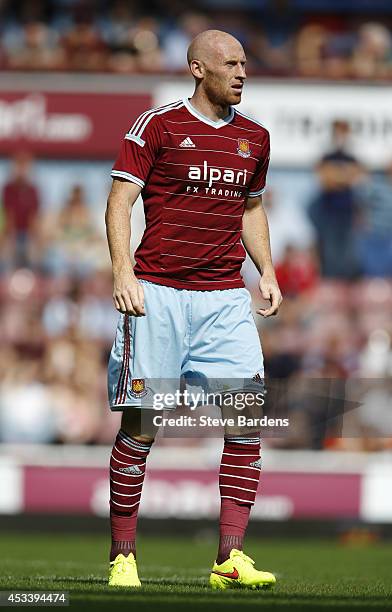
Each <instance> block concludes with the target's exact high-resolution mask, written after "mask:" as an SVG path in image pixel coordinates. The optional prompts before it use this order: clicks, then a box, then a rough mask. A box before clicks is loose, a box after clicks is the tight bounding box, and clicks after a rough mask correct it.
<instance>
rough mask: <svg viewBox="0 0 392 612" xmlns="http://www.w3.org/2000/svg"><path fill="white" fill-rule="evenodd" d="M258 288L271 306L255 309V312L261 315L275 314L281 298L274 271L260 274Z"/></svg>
mask: <svg viewBox="0 0 392 612" xmlns="http://www.w3.org/2000/svg"><path fill="white" fill-rule="evenodd" d="M259 289H260V292H261V295H262V296H263V298H264V299H265V300H268V301H269V303H270V304H271V306H270V307H269V308H258V309H257V310H256V312H257V314H259V315H261V316H263V317H271V316H272V315H276V314H277V312H278V310H279V306H280V305H281V303H282V300H283V298H282V294H281V292H280V289H279V285H278V281H277V280H276V276H275V273H274V272H268V273H264V274H263V275H262V277H261V279H260V283H259Z"/></svg>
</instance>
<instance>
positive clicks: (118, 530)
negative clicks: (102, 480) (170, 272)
mask: <svg viewBox="0 0 392 612" xmlns="http://www.w3.org/2000/svg"><path fill="white" fill-rule="evenodd" d="M144 292H145V309H146V316H145V317H129V316H124V315H122V316H121V317H120V321H119V325H118V328H117V332H116V339H115V342H114V344H113V347H112V351H111V356H110V360H109V368H108V391H109V402H110V406H111V408H112V410H122V411H123V414H122V420H121V428H120V430H119V432H118V434H117V437H116V440H115V443H114V446H113V449H112V454H111V458H110V521H111V533H112V545H111V550H110V575H109V585H111V586H127V587H132V586H140V581H139V578H138V575H137V569H136V526H137V517H138V510H139V505H140V500H141V495H142V489H143V483H144V476H145V470H146V461H147V457H148V455H149V452H150V449H151V446H152V443H153V440H154V437H155V434H156V431H157V428H156V427H154V425H153V417H154V414H156V413H155V411H154V410H153V401H152V400H153V393H154V392H156V391H159V389H156V388H155V387H154V385H155V384H158V382H159V381H160V380H164V379H165V378H166V377H168V378H172V379H175V378H177V380H178V379H179V373H180V363H181V352H180V353H178V351H177V343H178V337H181V336H180V334H181V329H179V331H178V333H176V331H175V330H174V331H173V329H172V328H173V323H172V321H173V320H175V321H176V322H177V327H178V328H180V326H181V312H179V311H178V307H179V306H178V303H176V300H175V297H176V296H175V295H173V291H172V289H171V288H170V287H163V286H158V285H154V284H152V283H144Z"/></svg>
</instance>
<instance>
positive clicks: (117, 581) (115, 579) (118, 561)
mask: <svg viewBox="0 0 392 612" xmlns="http://www.w3.org/2000/svg"><path fill="white" fill-rule="evenodd" d="M109 586H115V587H140V586H142V585H141V582H140V580H139V576H138V575H137V567H136V560H135V557H134V556H133V553H129V555H128V557H124V555H123V554H119V555H117V557H116V558H115V560H114V561H111V562H110V570H109Z"/></svg>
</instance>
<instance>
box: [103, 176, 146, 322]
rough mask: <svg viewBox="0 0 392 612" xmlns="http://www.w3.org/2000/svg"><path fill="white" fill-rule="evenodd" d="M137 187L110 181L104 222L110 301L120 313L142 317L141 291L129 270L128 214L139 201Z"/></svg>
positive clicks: (116, 180) (129, 230) (129, 223)
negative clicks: (111, 285)
mask: <svg viewBox="0 0 392 612" xmlns="http://www.w3.org/2000/svg"><path fill="white" fill-rule="evenodd" d="M140 191H141V187H140V185H136V183H131V182H129V181H127V180H124V179H119V178H115V179H113V185H112V189H111V191H110V194H109V197H108V203H107V207H106V214H105V222H106V234H107V238H108V244H109V251H110V257H111V259H112V270H113V301H114V305H115V307H116V308H117V310H119V311H120V312H122V313H127V314H130V315H134V316H143V315H145V311H144V294H143V287H142V286H141V285H140V284H139V282H138V280H137V278H136V276H135V274H134V272H133V268H132V262H131V253H130V246H129V245H130V240H131V211H132V207H133V205H134V203H135V202H136V200H137V198H138V197H139V194H140Z"/></svg>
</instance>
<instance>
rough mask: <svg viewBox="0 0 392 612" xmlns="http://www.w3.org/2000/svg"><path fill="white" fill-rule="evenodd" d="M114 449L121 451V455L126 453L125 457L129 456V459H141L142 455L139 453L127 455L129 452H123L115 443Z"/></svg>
mask: <svg viewBox="0 0 392 612" xmlns="http://www.w3.org/2000/svg"><path fill="white" fill-rule="evenodd" d="M113 450H115V451H117V452H118V453H120V455H124V457H128V458H129V459H140V458H141V457H140V455H139V457H138V456H137V455H127V453H123V452H122V451H120V450H119V449H118V448H117V446H116V445H114V447H113Z"/></svg>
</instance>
